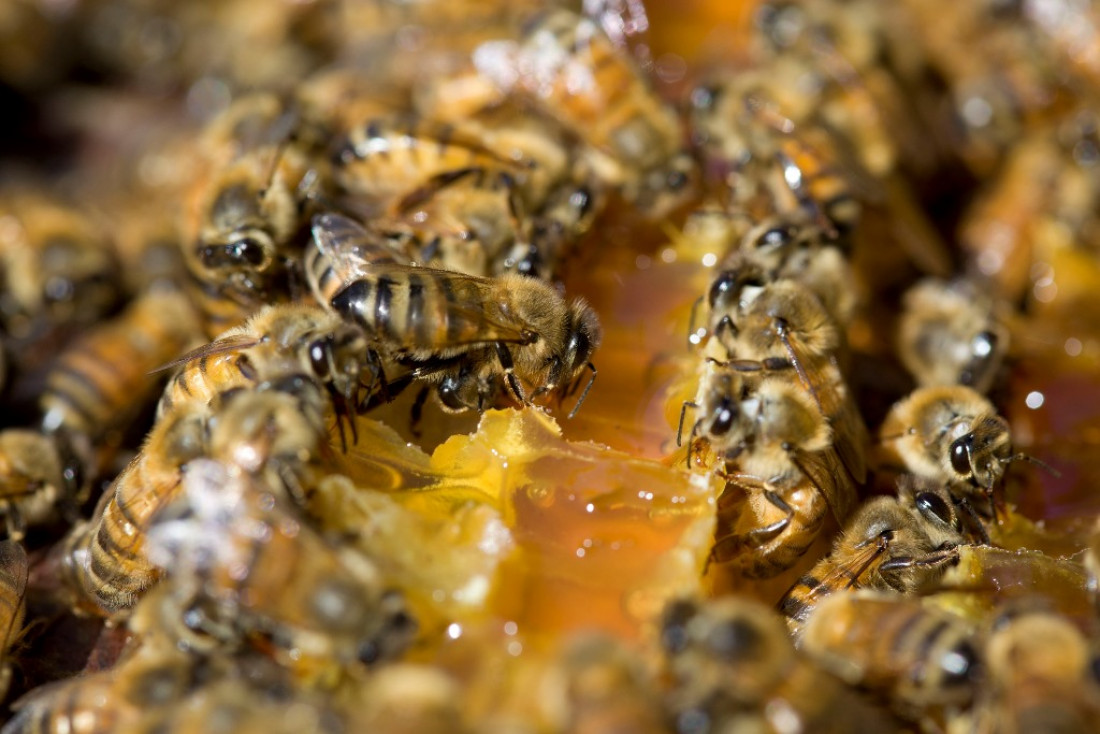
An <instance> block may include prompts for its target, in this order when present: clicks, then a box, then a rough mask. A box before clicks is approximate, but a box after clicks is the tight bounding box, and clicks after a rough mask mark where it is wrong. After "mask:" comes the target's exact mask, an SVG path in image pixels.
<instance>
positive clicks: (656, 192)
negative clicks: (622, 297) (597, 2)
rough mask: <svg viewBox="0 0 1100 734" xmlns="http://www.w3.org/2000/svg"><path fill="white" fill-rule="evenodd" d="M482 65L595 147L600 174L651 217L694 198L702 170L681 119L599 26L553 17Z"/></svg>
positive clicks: (559, 14)
mask: <svg viewBox="0 0 1100 734" xmlns="http://www.w3.org/2000/svg"><path fill="white" fill-rule="evenodd" d="M474 64H475V65H476V66H477V69H478V71H479V72H480V73H481V74H482V75H483V76H484V77H486V78H488V79H489V80H491V81H492V82H493V83H495V84H496V85H497V86H498V87H499V88H500V89H501V90H502V91H503V92H505V93H507V94H513V95H517V96H519V97H521V98H522V99H525V100H528V101H530V102H531V103H533V104H534V105H535V106H536V107H537V108H538V109H539V110H540V111H542V112H543V113H544V114H546V115H547V116H549V117H550V118H552V119H554V120H556V121H557V122H559V123H560V124H561V125H562V126H563V127H564V128H566V129H567V130H569V131H571V132H572V133H573V134H575V135H576V136H577V137H578V138H579V139H580V140H582V141H584V142H585V143H587V145H588V146H589V147H590V148H591V152H592V154H593V161H592V165H593V168H594V169H595V170H596V171H597V172H598V173H597V175H598V176H599V177H600V178H601V179H602V180H603V181H605V182H607V183H608V184H609V185H611V186H615V187H617V188H618V189H619V190H620V191H621V192H622V193H623V195H624V198H626V199H627V200H628V201H631V202H633V203H635V204H636V205H637V206H638V208H639V210H640V211H643V212H644V213H645V214H646V215H647V216H651V217H661V216H664V215H665V214H666V213H667V212H668V211H669V210H671V209H672V208H673V207H675V206H677V205H678V204H679V203H681V202H682V201H683V200H684V199H685V198H686V196H687V195H688V194H689V193H690V190H691V188H692V179H693V177H694V176H695V173H694V164H693V163H692V161H691V159H690V157H689V156H688V155H687V154H686V153H684V152H683V150H682V138H683V132H682V130H681V128H680V123H679V121H678V119H677V117H676V114H675V112H674V111H673V109H672V108H671V107H670V106H669V105H667V104H665V103H664V102H663V101H662V100H661V99H660V98H659V97H658V96H657V94H656V93H655V92H654V91H653V90H652V89H651V88H650V87H649V85H648V83H647V82H646V80H645V78H644V77H643V75H642V73H641V72H640V70H639V69H638V67H637V65H636V64H635V63H634V60H633V59H632V58H631V57H630V56H629V54H628V52H626V51H625V50H623V49H620V48H618V47H616V45H615V44H614V43H613V42H612V41H611V39H609V38H608V37H607V35H605V34H604V32H603V31H602V30H601V29H600V27H599V25H598V24H597V23H596V22H594V21H593V20H591V19H589V18H585V17H583V16H580V15H577V14H576V13H574V12H572V11H568V10H564V9H556V10H553V11H548V12H546V13H544V14H542V15H540V16H538V17H537V18H536V19H535V20H534V21H533V22H532V23H531V24H530V25H529V26H528V27H527V30H526V33H525V35H524V37H523V38H522V39H521V40H520V41H519V42H514V41H490V42H487V43H484V44H482V45H481V46H480V47H478V49H477V50H476V51H475V52H474Z"/></svg>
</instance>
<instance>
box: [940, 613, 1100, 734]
mask: <svg viewBox="0 0 1100 734" xmlns="http://www.w3.org/2000/svg"><path fill="white" fill-rule="evenodd" d="M984 654H985V659H986V664H987V668H988V683H987V684H986V685H984V686H983V687H982V690H981V693H980V695H979V698H978V700H977V701H976V702H975V706H974V709H973V710H972V712H971V713H970V715H969V716H966V717H962V720H961V721H960V722H958V724H959V726H957V727H956V728H955V729H953V731H954V730H957V731H967V732H971V731H974V732H978V731H1003V732H1025V731H1064V732H1082V734H1083V733H1084V732H1088V731H1093V730H1095V728H1096V721H1097V717H1100V680H1098V679H1097V671H1096V660H1097V658H1096V652H1095V649H1094V646H1092V645H1090V644H1089V640H1087V639H1086V638H1085V636H1084V635H1082V634H1081V632H1080V630H1078V629H1077V628H1076V627H1075V626H1074V625H1073V623H1072V622H1070V621H1069V620H1068V619H1066V618H1064V617H1062V616H1060V615H1057V614H1053V613H1051V612H1048V611H1044V610H1031V611H1024V612H1022V613H1018V614H1011V615H1010V614H1001V615H999V617H998V619H996V620H994V622H993V625H992V629H991V630H990V631H989V633H988V636H987V640H986V644H985V649H984Z"/></svg>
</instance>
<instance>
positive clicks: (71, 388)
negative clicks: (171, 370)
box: [39, 289, 199, 443]
mask: <svg viewBox="0 0 1100 734" xmlns="http://www.w3.org/2000/svg"><path fill="white" fill-rule="evenodd" d="M198 335H199V325H198V321H197V319H196V316H195V313H194V311H193V309H192V307H191V304H190V302H189V301H188V300H187V299H186V298H185V297H184V295H183V294H182V293H181V292H179V291H177V290H174V289H164V290H162V289H154V290H150V291H148V292H146V293H144V294H142V295H141V296H140V297H138V298H137V299H136V300H135V301H133V302H132V303H131V304H130V305H129V306H128V307H127V309H126V310H125V311H123V312H122V313H121V314H120V315H119V316H118V317H116V318H115V319H112V320H110V321H107V322H105V323H103V324H101V325H99V326H97V327H95V328H94V329H93V330H91V331H90V332H88V333H87V334H85V335H84V336H83V337H81V338H80V339H79V340H77V341H76V342H75V343H74V344H73V345H71V346H70V347H68V348H67V349H66V350H65V351H64V352H63V353H62V354H61V356H60V357H59V359H58V360H57V363H56V364H55V365H54V366H53V367H52V368H51V369H50V371H49V373H48V374H47V376H46V389H45V391H44V392H43V393H42V395H41V397H40V398H39V406H40V408H41V411H42V427H43V429H44V430H45V431H46V432H47V433H53V432H56V431H59V430H62V431H65V432H67V433H70V434H75V435H78V436H81V437H85V438H86V439H87V440H88V441H89V442H91V443H99V441H100V439H101V438H102V437H103V436H104V435H105V434H106V433H107V432H108V431H110V430H112V429H115V428H122V427H125V426H126V425H127V423H128V421H129V420H130V419H131V418H132V417H133V413H134V412H135V411H136V410H139V409H140V408H141V406H142V405H143V404H144V403H146V402H148V400H147V397H152V394H151V393H152V392H153V391H154V390H155V389H156V388H157V386H158V385H157V382H156V381H154V380H153V379H151V378H150V377H149V376H148V375H149V373H150V372H152V371H154V370H155V369H156V368H158V367H160V366H161V365H163V364H164V363H165V362H167V361H169V360H171V359H174V358H175V357H177V356H178V355H179V354H180V353H181V352H182V351H183V350H184V349H185V348H186V347H187V346H188V345H189V344H190V343H191V342H192V341H193V340H194V339H195V338H196V337H197V336H198ZM146 396H147V397H146Z"/></svg>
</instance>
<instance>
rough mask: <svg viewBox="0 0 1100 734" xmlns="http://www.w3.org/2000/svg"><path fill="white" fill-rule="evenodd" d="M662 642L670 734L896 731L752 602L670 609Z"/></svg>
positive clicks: (728, 599) (720, 601) (688, 603)
mask: <svg viewBox="0 0 1100 734" xmlns="http://www.w3.org/2000/svg"><path fill="white" fill-rule="evenodd" d="M661 642H662V646H663V648H664V656H665V668H666V670H667V674H668V677H669V684H670V685H669V690H668V693H667V695H666V699H665V707H666V710H667V711H668V715H669V716H670V717H671V718H672V721H673V722H674V724H675V727H676V730H677V731H680V732H688V731H742V730H744V731H821V732H832V731H836V732H842V731H856V730H859V731H883V732H888V731H900V730H901V725H900V723H899V722H896V721H894V720H893V719H892V718H891V717H890V716H889V715H888V714H887V713H886V712H885V711H882V710H880V709H877V708H875V707H873V706H871V705H870V704H868V703H866V702H865V701H864V700H863V699H861V698H859V697H858V696H857V695H856V694H855V693H854V692H852V691H850V690H848V689H847V688H845V687H844V686H843V684H841V683H840V681H839V680H837V679H836V678H834V677H832V676H830V675H828V674H826V673H825V672H824V671H822V670H820V669H818V668H817V667H815V666H814V665H813V664H812V663H811V662H810V661H809V660H807V659H806V658H805V657H803V656H802V655H801V654H800V653H799V652H798V651H796V650H795V648H794V646H793V645H792V644H791V641H790V639H789V637H788V636H787V631H786V629H785V628H784V626H783V622H782V621H781V620H780V619H779V617H778V616H777V615H776V614H775V612H774V611H772V610H771V609H768V608H767V607H765V606H763V605H761V604H759V603H757V602H754V601H749V600H746V599H741V598H737V597H726V598H723V599H718V600H712V601H708V602H706V603H703V604H700V603H696V602H691V601H684V600H677V601H673V602H672V603H670V604H669V605H668V606H667V607H666V608H665V611H664V614H663V617H662V620H661Z"/></svg>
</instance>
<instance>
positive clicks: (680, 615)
mask: <svg viewBox="0 0 1100 734" xmlns="http://www.w3.org/2000/svg"><path fill="white" fill-rule="evenodd" d="M698 611H699V610H698V609H697V608H696V607H695V604H693V603H692V602H690V601H688V600H686V599H676V600H675V601H672V602H670V603H669V605H668V606H666V607H665V611H664V614H663V615H662V620H661V643H662V644H663V645H664V648H665V650H667V651H668V652H670V653H672V654H673V655H675V654H677V653H680V652H683V651H684V650H686V649H687V646H688V643H689V641H690V640H689V638H688V630H687V625H688V623H689V622H690V621H691V620H692V619H693V618H694V617H695V615H696V613H697V612H698Z"/></svg>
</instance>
